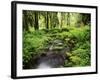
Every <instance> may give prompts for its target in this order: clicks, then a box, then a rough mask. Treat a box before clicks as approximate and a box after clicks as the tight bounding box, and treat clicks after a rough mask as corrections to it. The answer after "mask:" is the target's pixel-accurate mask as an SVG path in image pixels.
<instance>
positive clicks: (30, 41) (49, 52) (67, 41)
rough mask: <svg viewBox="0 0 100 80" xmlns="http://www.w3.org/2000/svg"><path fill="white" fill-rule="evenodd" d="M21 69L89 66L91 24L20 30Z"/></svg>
mask: <svg viewBox="0 0 100 80" xmlns="http://www.w3.org/2000/svg"><path fill="white" fill-rule="evenodd" d="M23 36H24V37H23V68H24V69H31V68H37V65H39V64H40V63H43V62H45V63H47V64H48V65H49V66H50V67H62V66H63V67H83V66H90V65H91V62H90V60H91V57H90V56H91V54H90V45H91V44H90V43H91V42H90V38H91V36H90V27H89V26H85V27H79V28H76V27H70V28H63V29H41V30H37V31H30V32H26V31H25V32H24V33H23Z"/></svg>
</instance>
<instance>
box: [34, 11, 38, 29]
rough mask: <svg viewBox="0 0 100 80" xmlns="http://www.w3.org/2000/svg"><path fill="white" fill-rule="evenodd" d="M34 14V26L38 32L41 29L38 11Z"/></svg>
mask: <svg viewBox="0 0 100 80" xmlns="http://www.w3.org/2000/svg"><path fill="white" fill-rule="evenodd" d="M34 14H35V25H34V29H35V30H38V29H39V23H38V12H37V11H36V12H35V13H34Z"/></svg>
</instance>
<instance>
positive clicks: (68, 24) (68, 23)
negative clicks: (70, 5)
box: [67, 12, 70, 26]
mask: <svg viewBox="0 0 100 80" xmlns="http://www.w3.org/2000/svg"><path fill="white" fill-rule="evenodd" d="M67 26H70V13H69V12H68V14H67Z"/></svg>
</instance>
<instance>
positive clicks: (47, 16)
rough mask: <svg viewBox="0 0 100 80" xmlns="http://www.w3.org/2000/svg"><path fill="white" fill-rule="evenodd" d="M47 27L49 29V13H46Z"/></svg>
mask: <svg viewBox="0 0 100 80" xmlns="http://www.w3.org/2000/svg"><path fill="white" fill-rule="evenodd" d="M46 28H47V29H49V14H48V12H47V15H46Z"/></svg>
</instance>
